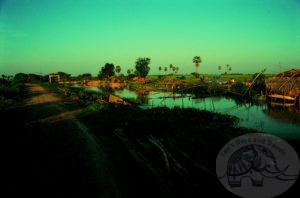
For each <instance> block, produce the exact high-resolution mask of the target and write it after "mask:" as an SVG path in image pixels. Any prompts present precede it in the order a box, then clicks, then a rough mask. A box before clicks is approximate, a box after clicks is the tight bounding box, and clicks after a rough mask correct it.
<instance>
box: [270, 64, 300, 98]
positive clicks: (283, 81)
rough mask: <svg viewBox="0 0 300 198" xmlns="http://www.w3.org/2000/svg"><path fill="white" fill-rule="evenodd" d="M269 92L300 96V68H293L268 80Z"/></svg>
mask: <svg viewBox="0 0 300 198" xmlns="http://www.w3.org/2000/svg"><path fill="white" fill-rule="evenodd" d="M266 88H267V94H268V95H271V94H279V95H284V96H291V97H296V96H300V70H296V69H291V70H288V71H285V72H282V73H280V74H277V75H275V76H272V77H270V78H268V79H267V80H266Z"/></svg>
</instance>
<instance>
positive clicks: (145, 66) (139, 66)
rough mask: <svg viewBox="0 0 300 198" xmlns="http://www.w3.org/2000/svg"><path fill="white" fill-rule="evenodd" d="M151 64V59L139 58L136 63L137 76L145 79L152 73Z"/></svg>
mask: <svg viewBox="0 0 300 198" xmlns="http://www.w3.org/2000/svg"><path fill="white" fill-rule="evenodd" d="M150 62H151V59H150V58H138V59H137V60H136V62H135V69H136V70H135V73H136V75H137V76H139V77H143V78H145V77H146V76H147V75H148V73H149V71H150V67H149V64H150Z"/></svg>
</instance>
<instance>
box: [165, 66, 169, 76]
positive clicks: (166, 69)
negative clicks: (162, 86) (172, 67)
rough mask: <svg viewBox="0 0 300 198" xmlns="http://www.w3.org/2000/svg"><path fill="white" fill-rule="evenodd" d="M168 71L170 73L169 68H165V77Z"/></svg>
mask: <svg viewBox="0 0 300 198" xmlns="http://www.w3.org/2000/svg"><path fill="white" fill-rule="evenodd" d="M167 71H168V68H167V67H165V75H166V73H167Z"/></svg>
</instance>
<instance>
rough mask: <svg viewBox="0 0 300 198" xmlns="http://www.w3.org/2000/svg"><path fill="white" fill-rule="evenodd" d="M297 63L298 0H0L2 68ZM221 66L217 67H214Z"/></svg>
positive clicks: (270, 66) (213, 68)
mask: <svg viewBox="0 0 300 198" xmlns="http://www.w3.org/2000/svg"><path fill="white" fill-rule="evenodd" d="M194 56H200V57H201V59H202V62H201V64H200V67H199V69H198V72H199V73H200V74H201V73H203V74H212V73H216V74H217V73H220V72H224V71H225V68H226V64H229V65H230V66H231V68H232V71H231V73H256V72H260V71H261V70H262V69H264V68H266V69H267V71H266V73H278V72H280V71H285V70H288V69H292V68H294V69H300V0H109V1H108V0H63V1H62V0H0V74H5V75H13V74H15V73H19V72H24V73H36V74H41V75H46V74H49V73H53V72H58V71H63V72H66V73H70V74H72V75H75V76H76V75H79V74H82V73H91V74H92V75H97V74H98V72H99V70H100V69H101V67H103V66H104V65H105V63H113V64H114V65H115V66H117V65H119V66H121V69H122V70H121V73H124V74H126V71H127V69H134V66H135V61H136V59H137V58H139V57H149V58H151V64H150V68H151V70H150V74H159V70H158V67H159V66H161V67H166V66H169V65H170V64H173V65H174V66H177V67H179V74H190V73H191V72H195V71H196V69H195V65H194V64H193V62H192V59H193V57H194ZM218 66H221V67H222V70H221V71H219V70H218Z"/></svg>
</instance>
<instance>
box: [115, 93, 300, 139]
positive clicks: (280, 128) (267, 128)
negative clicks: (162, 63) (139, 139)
mask: <svg viewBox="0 0 300 198" xmlns="http://www.w3.org/2000/svg"><path fill="white" fill-rule="evenodd" d="M115 95H117V96H120V97H122V98H134V99H139V101H142V102H143V103H142V104H141V105H140V107H141V108H144V109H147V108H152V107H168V108H174V107H179V108H195V109H199V110H207V111H212V112H217V113H221V114H228V115H233V116H236V117H238V118H239V120H240V122H239V125H238V126H240V127H246V128H253V129H256V130H259V131H263V132H266V133H269V134H273V135H276V136H279V137H282V138H284V139H300V111H299V109H296V108H295V107H289V108H285V107H275V106H273V107H271V106H269V105H267V104H266V103H264V102H257V103H249V102H241V101H239V100H236V99H233V98H231V97H224V96H221V97H207V98H194V97H193V95H179V94H176V95H173V94H172V93H161V92H149V93H148V94H147V95H138V94H136V93H135V92H133V91H129V90H128V89H123V90H118V91H115Z"/></svg>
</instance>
